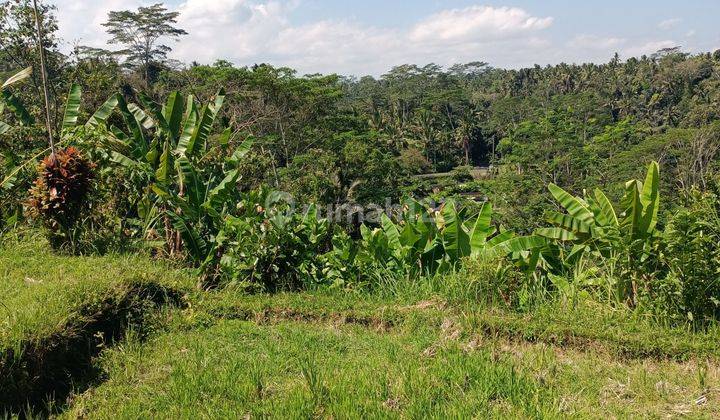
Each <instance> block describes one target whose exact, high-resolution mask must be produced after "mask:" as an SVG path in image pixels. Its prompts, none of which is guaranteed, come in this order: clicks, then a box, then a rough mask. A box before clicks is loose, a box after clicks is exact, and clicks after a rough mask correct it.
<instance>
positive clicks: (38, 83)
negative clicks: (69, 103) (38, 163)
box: [0, 0, 67, 120]
mask: <svg viewBox="0 0 720 420" xmlns="http://www.w3.org/2000/svg"><path fill="white" fill-rule="evenodd" d="M38 3H39V4H38V17H39V19H40V24H41V26H42V46H43V50H44V54H45V61H46V63H45V64H46V65H45V68H46V71H47V77H48V83H49V86H48V89H49V91H50V94H51V97H52V99H53V100H54V103H53V104H52V106H51V113H53V114H54V115H53V117H54V119H55V120H57V118H58V115H57V114H58V112H59V110H60V108H61V107H62V102H63V101H62V98H61V96H62V93H60V95H59V94H58V93H59V92H65V91H66V90H67V84H66V83H67V80H66V78H65V76H66V75H65V74H64V73H65V65H66V64H67V60H66V58H65V56H63V55H62V54H61V53H60V51H59V49H58V43H59V39H58V38H57V35H56V34H57V30H58V23H57V18H56V16H55V11H56V7H55V6H52V5H45V4H42V3H40V2H38ZM26 67H32V68H33V74H32V77H31V79H30V81H31V83H30V84H29V86H30V87H31V89H30V90H29V91H27V90H23V91H18V92H15V94H16V95H17V96H18V98H19V99H20V100H21V101H22V102H23V103H24V104H27V106H28V110H29V111H30V112H31V113H40V110H39V109H38V107H34V106H32V104H37V103H39V102H38V101H37V99H36V98H38V97H42V95H43V88H42V80H41V79H42V77H41V71H40V69H41V66H40V54H39V49H38V41H37V33H36V27H35V12H34V8H33V2H32V0H12V1H10V0H5V1H3V0H0V79H5V78H7V77H10V76H11V75H13V74H15V73H16V72H17V71H19V70H21V69H23V68H26Z"/></svg>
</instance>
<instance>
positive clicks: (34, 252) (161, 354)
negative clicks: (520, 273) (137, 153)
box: [0, 241, 720, 418]
mask: <svg viewBox="0 0 720 420" xmlns="http://www.w3.org/2000/svg"><path fill="white" fill-rule="evenodd" d="M30 243H33V245H30ZM0 267H2V268H0V302H2V304H1V305H0V325H1V326H2V330H1V331H0V361H1V363H2V364H0V370H1V372H0V373H2V375H0V378H2V379H0V385H1V386H2V388H3V389H2V390H3V392H2V393H0V395H2V397H0V398H2V400H1V401H0V404H2V405H0V414H1V413H3V412H4V413H5V414H6V415H9V416H11V417H12V416H14V415H21V414H23V413H24V414H28V413H30V414H35V415H40V416H44V415H48V414H51V415H53V416H59V417H64V418H79V417H82V418H111V417H113V418H190V417H192V418H196V417H202V418H218V417H220V418H227V417H242V416H245V417H247V418H258V417H273V418H308V417H321V418H358V417H366V418H377V417H381V418H422V417H435V418H466V417H487V416H499V417H511V418H528V417H531V418H558V417H575V418H587V417H590V418H597V417H613V418H617V417H630V416H643V417H654V418H662V417H674V416H687V417H690V418H717V417H718V416H720V404H719V402H720V382H719V381H720V369H719V368H718V366H719V365H718V360H719V359H718V356H720V350H719V349H718V345H717V343H718V342H720V331H719V330H718V329H716V328H715V329H711V330H709V331H703V332H692V331H686V330H683V329H673V328H667V327H662V326H657V325H654V324H653V323H652V322H650V321H648V320H645V319H643V318H638V317H637V316H633V315H632V314H630V313H628V312H626V311H623V310H611V309H608V308H606V307H602V306H599V305H594V304H592V303H583V304H579V305H577V306H573V305H564V304H562V303H552V304H551V303H548V304H547V305H545V306H543V307H541V308H538V309H537V310H534V311H532V312H529V313H518V312H513V311H508V310H503V309H501V308H498V307H493V306H488V305H481V304H479V303H477V302H472V301H463V300H458V299H455V298H453V297H452V295H451V294H448V293H444V292H443V291H442V290H441V289H440V288H417V289H413V288H410V287H406V288H398V292H397V293H395V294H394V295H391V294H385V295H382V296H380V295H376V294H375V295H373V294H363V293H347V292H340V291H323V292H305V293H295V294H291V293H287V294H276V295H246V294H243V293H241V292H239V291H234V290H231V289H224V290H218V291H210V292H201V291H198V290H196V289H195V288H194V287H193V286H194V284H195V279H194V278H193V277H192V276H191V275H190V274H189V273H187V272H185V271H181V270H177V269H173V268H172V267H169V266H167V265H165V264H162V263H158V262H153V261H151V260H150V259H148V258H143V257H132V258H130V257H124V256H115V257H112V256H109V257H92V258H84V257H82V258H79V257H59V256H53V255H52V254H50V253H48V252H47V251H45V247H44V246H42V243H39V244H38V241H30V242H29V241H20V242H11V243H9V244H8V243H6V244H5V245H4V246H3V247H2V249H1V250H0ZM451 281H457V279H448V282H451ZM400 290H402V292H401V291H400ZM433 290H436V291H433Z"/></svg>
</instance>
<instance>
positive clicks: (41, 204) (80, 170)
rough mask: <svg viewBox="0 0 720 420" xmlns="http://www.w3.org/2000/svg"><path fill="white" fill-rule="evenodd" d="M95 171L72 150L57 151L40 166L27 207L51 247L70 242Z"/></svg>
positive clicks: (78, 153)
mask: <svg viewBox="0 0 720 420" xmlns="http://www.w3.org/2000/svg"><path fill="white" fill-rule="evenodd" d="M94 168H95V166H94V165H93V164H92V163H91V162H90V161H88V160H87V159H85V157H83V156H82V154H81V153H80V151H79V150H78V149H76V148H74V147H68V148H67V149H64V150H58V151H56V152H55V154H54V155H50V156H48V157H46V158H45V159H43V161H42V162H41V163H40V166H39V168H38V178H37V179H36V180H35V183H34V185H33V187H32V188H31V189H30V199H29V200H28V205H29V207H30V210H31V212H32V213H33V214H34V215H36V216H38V217H39V218H40V219H42V221H43V224H44V225H45V227H46V228H48V230H49V231H50V232H49V233H50V239H51V244H52V245H53V246H61V245H62V244H63V243H65V242H67V241H68V240H70V241H72V238H71V237H70V236H71V235H72V230H73V227H74V226H75V225H76V223H77V222H78V219H79V218H80V216H81V213H82V210H83V208H84V205H85V200H86V197H87V195H88V192H89V191H90V189H91V187H92V180H93V177H94V175H93V170H94Z"/></svg>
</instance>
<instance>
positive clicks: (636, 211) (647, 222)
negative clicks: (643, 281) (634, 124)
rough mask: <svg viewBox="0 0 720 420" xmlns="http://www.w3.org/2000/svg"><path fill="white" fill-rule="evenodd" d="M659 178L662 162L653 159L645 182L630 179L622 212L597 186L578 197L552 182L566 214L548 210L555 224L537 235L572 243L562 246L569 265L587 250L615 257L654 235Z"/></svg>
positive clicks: (658, 205)
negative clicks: (618, 210)
mask: <svg viewBox="0 0 720 420" xmlns="http://www.w3.org/2000/svg"><path fill="white" fill-rule="evenodd" d="M659 180H660V174H659V166H658V163H657V162H652V163H650V165H649V166H648V169H647V175H646V177H645V181H644V182H642V181H639V180H632V181H628V182H627V183H626V185H625V190H626V192H625V196H624V198H623V199H622V202H621V205H622V207H623V208H624V211H623V212H622V213H621V214H620V215H618V214H617V213H616V212H615V207H614V206H613V204H612V203H611V202H610V200H609V199H608V198H607V196H606V195H605V194H604V193H603V192H602V191H601V190H600V189H595V190H594V191H593V194H592V195H589V194H586V195H585V196H584V197H576V196H573V195H571V194H570V193H568V192H567V191H565V190H563V189H562V188H560V187H558V186H557V185H554V184H550V185H549V186H548V189H549V190H550V193H551V194H552V195H553V197H554V198H555V199H556V200H557V201H558V203H559V204H560V205H561V206H562V207H563V208H564V209H565V211H566V213H560V212H556V211H550V212H548V213H547V214H546V220H547V221H548V222H549V223H551V224H553V225H554V226H553V227H549V228H542V229H538V230H536V232H535V234H536V235H539V236H542V237H545V238H547V239H549V240H552V241H555V242H556V243H559V244H568V245H570V248H569V251H567V252H565V251H566V250H565V249H562V248H561V249H560V253H561V254H562V255H561V259H562V260H563V262H564V263H565V264H566V265H570V266H577V265H579V264H581V263H582V258H583V256H584V255H585V254H587V253H591V254H595V255H597V256H600V257H603V258H613V257H614V256H615V255H617V253H618V252H619V251H621V250H623V249H625V248H626V247H627V246H628V245H629V244H637V243H638V242H640V243H642V242H643V241H647V240H648V239H649V238H650V237H652V236H653V235H654V233H655V229H656V226H657V217H658V210H659V207H660V193H659Z"/></svg>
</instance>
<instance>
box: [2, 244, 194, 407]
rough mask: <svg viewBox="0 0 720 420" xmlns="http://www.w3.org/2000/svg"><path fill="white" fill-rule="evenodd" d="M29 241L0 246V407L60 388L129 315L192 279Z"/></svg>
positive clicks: (155, 266) (136, 260)
mask: <svg viewBox="0 0 720 420" xmlns="http://www.w3.org/2000/svg"><path fill="white" fill-rule="evenodd" d="M32 239H33V240H30V241H28V240H24V241H19V242H10V243H5V244H3V246H2V248H0V388H2V389H3V392H2V393H0V413H2V412H3V411H5V410H3V407H8V406H9V407H16V406H17V405H18V404H24V403H25V402H26V401H30V402H35V403H36V402H37V400H38V399H43V398H44V394H45V393H47V392H55V393H62V392H63V391H65V389H64V388H66V387H67V386H70V385H71V384H70V383H68V381H71V380H74V378H73V376H74V375H78V374H80V373H83V372H87V371H88V370H89V369H90V368H92V366H91V365H90V363H91V360H90V359H91V357H92V356H93V355H94V354H95V353H97V352H99V351H100V350H101V346H104V345H106V344H109V343H110V342H111V341H112V339H113V338H114V337H113V336H114V335H117V334H121V332H122V330H123V329H124V328H125V326H126V325H127V324H128V323H129V322H130V320H131V319H133V318H137V319H139V318H141V317H143V316H145V315H146V312H148V309H149V308H150V307H154V306H156V305H155V302H162V301H168V299H170V298H173V299H177V297H178V296H179V295H180V294H181V293H182V290H190V289H191V285H192V284H193V282H194V280H193V278H192V277H191V276H189V275H187V274H185V273H183V272H181V271H179V270H169V268H168V267H167V265H166V264H160V263H154V262H152V261H150V260H148V259H146V258H142V257H127V256H114V257H75V258H68V257H62V256H57V255H53V254H52V253H50V252H49V251H48V250H47V246H46V244H45V243H44V241H42V240H37V238H32Z"/></svg>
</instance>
